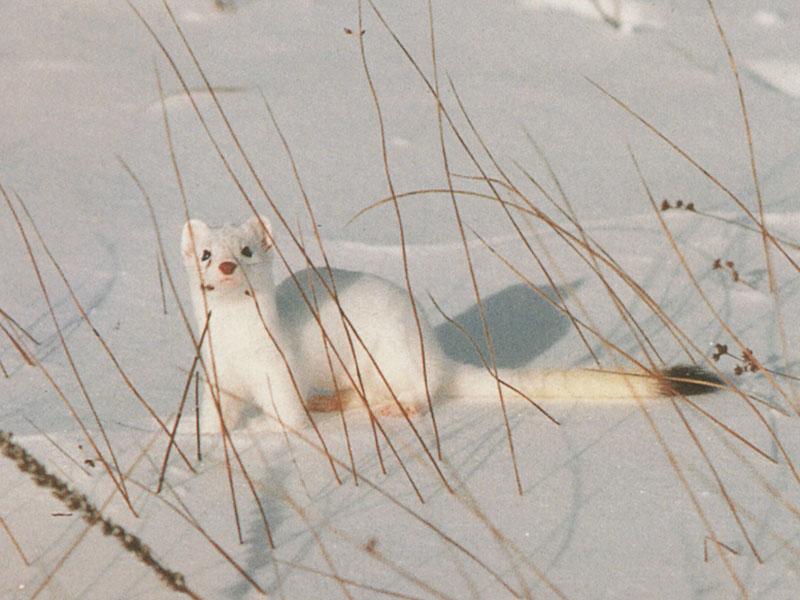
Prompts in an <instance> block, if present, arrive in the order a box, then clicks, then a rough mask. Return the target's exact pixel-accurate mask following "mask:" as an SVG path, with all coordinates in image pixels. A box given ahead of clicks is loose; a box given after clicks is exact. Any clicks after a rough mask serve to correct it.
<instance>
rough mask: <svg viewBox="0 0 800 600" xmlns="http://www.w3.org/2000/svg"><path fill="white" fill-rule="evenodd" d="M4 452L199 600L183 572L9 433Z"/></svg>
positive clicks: (1, 446)
mask: <svg viewBox="0 0 800 600" xmlns="http://www.w3.org/2000/svg"><path fill="white" fill-rule="evenodd" d="M0 453H2V454H3V455H4V456H5V457H6V458H9V459H11V460H12V461H14V462H15V463H16V466H17V468H18V469H19V470H20V471H22V472H23V473H27V474H28V475H29V476H30V477H31V479H32V480H33V482H34V483H35V484H36V485H38V486H40V487H44V488H47V489H49V490H50V493H51V494H52V495H53V496H55V497H56V498H57V499H59V500H60V501H61V502H63V503H64V505H65V506H66V507H67V508H69V509H70V510H72V511H75V512H79V513H81V516H82V518H83V520H84V521H86V522H87V523H88V524H89V525H96V526H98V527H100V530H101V531H102V532H103V535H106V536H110V537H113V538H116V539H117V541H118V542H119V543H120V544H121V545H122V547H123V548H124V549H125V550H126V551H127V552H130V553H131V554H133V555H134V556H135V557H136V558H137V559H138V560H139V561H140V562H142V563H143V564H145V565H146V566H147V567H148V568H150V569H151V570H152V571H153V572H155V574H156V575H157V576H158V578H159V579H161V581H162V583H164V585H165V586H167V587H168V588H170V589H171V590H174V591H176V592H179V593H182V594H186V595H187V596H189V597H190V598H199V596H198V595H197V594H195V593H194V592H192V590H191V589H190V588H189V587H188V586H187V584H186V579H185V578H184V576H183V575H182V574H181V573H179V572H177V571H172V570H171V569H169V568H167V567H165V566H164V565H163V564H162V563H161V562H159V561H158V560H157V559H156V558H155V556H153V553H152V551H151V550H150V547H149V546H147V545H146V544H145V543H144V542H143V541H142V540H141V539H140V538H139V537H138V536H136V535H134V534H132V533H130V532H129V531H127V530H126V529H125V528H124V527H122V526H121V525H117V524H116V523H115V522H114V521H112V520H111V519H109V518H108V517H104V516H103V514H102V513H101V512H100V511H99V510H98V509H97V508H96V507H95V505H94V504H92V502H91V501H90V500H89V499H88V498H87V497H86V496H84V495H83V494H81V493H80V492H77V491H75V490H73V489H72V488H70V487H69V486H68V485H67V484H66V483H64V482H63V481H62V480H60V479H59V478H58V477H56V476H55V475H52V474H50V473H48V472H47V469H46V468H45V466H44V465H43V464H42V463H40V462H39V461H38V460H36V459H35V458H34V457H33V456H32V455H31V454H30V453H28V451H27V450H25V448H23V447H22V446H20V445H19V444H17V443H16V442H15V441H13V440H12V436H11V434H10V433H7V432H5V431H0ZM121 479H122V477H121Z"/></svg>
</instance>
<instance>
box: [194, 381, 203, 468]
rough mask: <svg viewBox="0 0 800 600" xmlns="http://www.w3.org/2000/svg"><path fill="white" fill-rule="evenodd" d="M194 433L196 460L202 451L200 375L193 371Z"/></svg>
mask: <svg viewBox="0 0 800 600" xmlns="http://www.w3.org/2000/svg"><path fill="white" fill-rule="evenodd" d="M194 435H195V440H196V442H197V462H200V461H202V460H203V453H202V451H201V449H200V376H199V373H198V372H197V371H195V372H194Z"/></svg>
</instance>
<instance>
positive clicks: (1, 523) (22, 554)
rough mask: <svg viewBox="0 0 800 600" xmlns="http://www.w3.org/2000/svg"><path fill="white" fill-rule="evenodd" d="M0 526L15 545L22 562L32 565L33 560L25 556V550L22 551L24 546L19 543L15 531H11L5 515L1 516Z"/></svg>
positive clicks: (27, 565)
mask: <svg viewBox="0 0 800 600" xmlns="http://www.w3.org/2000/svg"><path fill="white" fill-rule="evenodd" d="M0 527H2V528H3V531H5V532H6V535H7V536H8V539H9V540H10V541H11V544H12V545H13V546H14V549H15V550H16V551H17V554H18V555H19V557H20V558H21V559H22V562H23V563H24V564H25V566H26V567H30V566H31V561H30V560H28V557H27V556H25V552H23V551H22V546H20V545H19V542H18V541H17V538H16V536H15V535H14V532H13V531H11V528H10V527H9V526H8V523H6V520H5V519H4V518H3V517H0Z"/></svg>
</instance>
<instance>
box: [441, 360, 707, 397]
mask: <svg viewBox="0 0 800 600" xmlns="http://www.w3.org/2000/svg"><path fill="white" fill-rule="evenodd" d="M454 369H455V370H454V372H453V375H452V377H451V378H450V380H449V381H448V386H447V395H448V396H453V397H459V398H472V397H475V398H481V399H483V401H486V400H488V399H489V398H490V397H492V398H497V382H496V380H495V379H494V377H492V375H490V373H489V371H487V370H486V369H485V368H481V367H476V366H472V365H456V366H454ZM498 378H499V379H500V382H501V385H502V387H503V395H504V396H506V397H514V396H516V395H518V394H517V391H519V392H522V393H523V394H524V395H525V396H528V397H529V398H531V399H533V400H538V399H541V400H547V399H550V400H566V401H569V400H581V401H582V402H583V403H587V404H631V403H634V402H635V401H636V399H637V398H639V399H643V400H644V399H649V398H655V397H658V396H675V395H685V396H693V395H698V394H707V393H710V392H714V391H716V390H718V389H719V388H720V387H722V386H723V382H722V380H721V379H719V378H718V377H717V376H716V375H714V374H713V373H709V372H708V371H706V370H704V369H702V368H700V367H695V366H687V365H679V366H676V367H671V368H669V369H665V370H664V371H661V373H660V376H659V377H653V376H651V375H650V374H646V373H643V374H637V373H622V372H612V371H601V370H594V369H568V370H551V371H537V370H534V369H527V368H524V367H523V368H519V369H499V370H498ZM515 390H517V391H515Z"/></svg>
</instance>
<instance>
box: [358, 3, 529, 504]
mask: <svg viewBox="0 0 800 600" xmlns="http://www.w3.org/2000/svg"><path fill="white" fill-rule="evenodd" d="M370 6H371V7H372V10H373V12H375V13H376V15H377V16H378V19H379V20H380V21H381V22H382V23H383V24H384V26H386V27H387V28H388V26H387V25H386V23H385V21H384V20H383V16H382V15H381V14H380V13H378V11H377V9H376V8H375V5H374V4H373V3H372V2H371V1H370ZM358 7H359V18H360V14H361V1H360V0H359V5H358ZM428 24H429V32H430V46H431V63H432V65H433V76H434V86H431V84H430V82H428V81H427V80H426V83H427V84H428V88H429V89H430V90H431V92H432V93H433V97H434V100H435V102H436V121H437V129H438V133H439V147H440V149H441V154H442V166H443V168H444V172H445V177H446V178H447V188H448V190H449V194H450V201H451V205H452V207H453V215H454V217H455V221H456V228H457V230H458V233H459V236H460V238H461V244H462V247H463V250H464V259H465V261H466V265H467V271H468V272H469V276H470V283H471V285H472V292H473V295H474V296H475V302H476V303H477V305H478V314H479V316H480V319H481V326H482V328H483V336H484V340H485V341H486V348H487V351H488V354H489V362H490V364H491V373H492V375H493V377H494V378H495V382H496V385H497V396H498V400H499V402H500V410H501V413H502V416H503V424H504V426H505V431H506V438H507V439H508V448H509V454H510V456H511V465H512V469H513V471H514V480H515V482H516V486H517V493H518V494H519V495H520V496H521V495H522V494H523V490H522V479H521V476H520V473H519V467H518V465H517V456H516V451H515V449H514V438H513V436H512V434H511V426H510V424H509V421H508V412H507V410H506V403H505V398H504V397H503V388H502V387H501V385H500V382H499V379H498V374H497V360H496V356H495V351H494V341H493V339H492V334H491V330H490V328H489V323H488V321H487V319H486V309H485V307H484V305H483V300H482V298H481V293H480V288H479V286H478V279H477V275H476V274H475V269H474V266H473V263H472V256H471V254H470V251H469V244H468V243H467V238H466V234H465V232H464V224H463V220H462V218H461V211H460V210H459V207H458V203H457V202H456V197H455V194H454V193H453V177H452V173H451V170H450V161H449V158H448V154H447V144H446V143H445V138H444V124H443V121H442V116H443V115H444V116H446V117H447V119H448V122H449V121H450V117H449V115H448V114H447V112H446V111H445V109H444V106H443V105H442V101H441V96H440V94H439V69H438V62H437V60H436V36H435V28H434V25H433V6H432V5H431V4H430V2H429V3H428ZM390 32H391V30H390ZM392 35H393V36H394V34H393V33H392ZM395 39H397V38H396V37H395ZM362 43H363V42H362ZM398 43H399V40H398ZM409 56H410V55H409ZM412 62H413V59H412ZM413 64H414V66H415V67H417V70H418V71H419V72H420V73H421V70H420V69H419V67H418V66H417V65H416V63H413ZM423 77H424V75H423ZM456 135H458V132H456ZM467 152H469V149H468V148H467ZM392 194H393V195H395V194H394V191H392ZM393 203H394V205H395V206H397V198H396V195H395V197H394V200H393ZM398 210H399V209H398ZM440 459H441V457H440Z"/></svg>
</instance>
